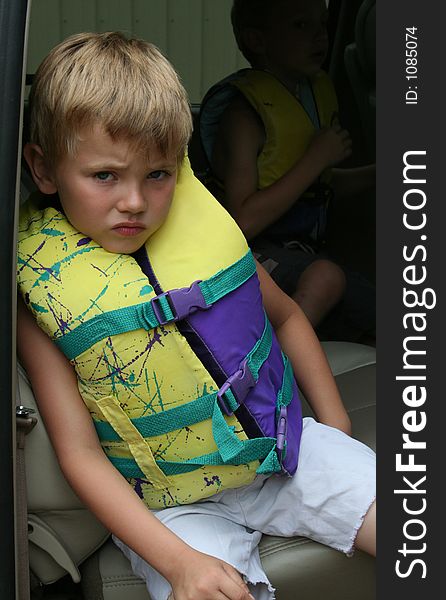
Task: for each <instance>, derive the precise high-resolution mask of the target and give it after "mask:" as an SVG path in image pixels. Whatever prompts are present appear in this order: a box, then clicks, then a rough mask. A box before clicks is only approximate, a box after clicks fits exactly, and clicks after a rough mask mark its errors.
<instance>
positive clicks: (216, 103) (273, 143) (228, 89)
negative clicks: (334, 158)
mask: <svg viewBox="0 0 446 600" xmlns="http://www.w3.org/2000/svg"><path fill="white" fill-rule="evenodd" d="M238 92H240V93H241V94H242V95H243V97H244V98H245V99H246V100H247V101H248V102H249V104H250V105H251V106H252V108H253V109H254V111H255V112H256V113H257V114H258V116H259V118H260V119H261V121H262V123H263V126H264V129H265V142H264V145H263V148H262V151H261V152H260V154H259V156H258V158H257V172H258V189H264V188H267V187H269V186H270V185H272V184H273V183H275V182H276V181H278V180H279V179H280V178H281V177H283V176H284V175H285V174H286V173H287V172H288V171H289V170H290V169H291V168H292V167H294V166H295V165H296V164H297V163H298V161H299V160H300V159H301V158H302V156H303V155H304V153H305V152H306V150H307V149H308V146H309V144H310V142H311V140H312V139H313V138H314V136H315V134H316V132H317V131H318V130H320V129H322V128H324V127H329V126H331V125H333V124H334V123H335V122H336V120H337V118H338V103H337V98H336V93H335V90H334V87H333V84H332V82H331V80H330V78H329V77H328V75H327V74H326V73H325V72H324V71H319V72H318V73H317V74H316V75H315V76H314V77H312V78H311V79H303V80H302V81H301V83H300V85H299V92H300V97H298V96H297V95H293V94H292V93H291V92H290V91H289V90H288V89H287V88H286V87H285V86H284V85H283V83H282V82H281V81H279V80H278V79H277V78H276V77H275V76H274V75H272V74H271V73H268V72H267V71H261V70H256V69H242V70H241V71H238V72H237V73H233V74H232V75H229V76H228V77H226V78H225V79H223V80H222V81H220V82H219V83H217V84H215V85H214V86H213V87H212V88H211V89H210V90H209V91H208V93H207V94H206V96H205V98H204V99H203V102H202V105H201V110H200V119H199V127H200V136H201V140H202V144H203V149H204V151H205V155H206V157H207V159H208V161H209V165H210V164H211V162H212V153H213V147H214V143H215V139H216V136H217V133H218V127H219V123H220V119H221V117H222V115H223V113H224V111H225V110H226V108H227V107H228V106H229V104H230V103H231V102H232V101H233V100H234V98H235V96H236V95H237V93H238ZM210 171H212V169H210ZM210 180H211V181H214V180H215V178H214V177H213V176H210ZM215 182H216V183H217V184H218V182H217V181H215ZM330 182H331V170H330V169H326V170H325V171H324V172H323V173H321V175H320V176H319V177H318V178H317V180H316V181H315V182H314V184H313V185H312V186H311V187H310V188H309V189H308V190H306V191H305V192H304V193H303V194H302V195H301V196H300V197H299V199H297V198H296V200H297V202H296V204H295V205H294V206H293V207H292V208H291V209H290V210H289V211H288V212H287V213H286V214H285V215H284V216H283V217H282V219H280V220H279V221H278V222H277V223H275V224H273V225H272V226H271V227H270V228H269V229H268V230H267V231H266V232H265V233H266V235H267V236H268V237H275V238H279V239H280V240H281V241H284V240H288V239H296V238H298V239H302V240H303V241H308V242H311V241H316V242H319V241H321V240H322V239H323V237H324V233H325V226H326V209H327V206H328V202H329V200H330V199H331V197H332V189H331V187H330ZM219 185H221V184H219Z"/></svg>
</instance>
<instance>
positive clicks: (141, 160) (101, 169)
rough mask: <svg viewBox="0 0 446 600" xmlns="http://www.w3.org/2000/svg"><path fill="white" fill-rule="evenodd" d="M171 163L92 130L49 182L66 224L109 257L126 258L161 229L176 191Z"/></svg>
mask: <svg viewBox="0 0 446 600" xmlns="http://www.w3.org/2000/svg"><path fill="white" fill-rule="evenodd" d="M176 171H177V165H176V160H175V159H173V160H169V159H165V158H163V157H162V156H161V155H160V154H159V152H158V151H157V150H156V149H155V148H154V149H153V150H151V152H150V156H147V155H146V154H143V153H142V152H141V151H138V150H136V149H135V148H134V147H133V146H132V145H131V144H130V143H129V141H128V140H125V139H118V140H113V139H112V138H111V137H110V136H109V135H108V134H107V133H105V132H104V130H103V129H102V128H101V127H99V126H95V127H94V128H93V129H92V130H90V129H88V130H84V131H82V132H81V135H80V142H79V143H78V147H77V152H76V155H75V156H74V157H72V156H65V157H64V158H63V159H61V160H60V161H59V162H58V163H57V165H56V166H55V167H54V169H52V170H51V178H52V181H53V182H54V185H55V187H56V188H57V192H58V194H59V198H60V202H61V204H62V207H63V210H64V212H65V215H66V217H67V218H68V220H69V221H70V223H71V224H72V225H73V226H74V227H75V228H76V229H78V230H79V231H80V232H81V233H83V234H85V235H86V236H88V237H90V238H92V239H93V240H94V241H95V242H97V243H98V244H100V245H101V246H102V247H103V248H105V250H108V251H109V252H115V253H121V254H131V253H132V252H135V251H136V250H137V249H138V248H140V247H141V246H142V245H143V244H144V243H145V241H146V240H147V239H148V238H149V237H150V236H151V235H152V234H153V233H154V232H155V231H156V230H157V229H158V228H159V227H160V226H161V225H162V224H163V223H164V221H165V219H166V217H167V215H168V213H169V209H170V206H171V202H172V197H173V194H174V191H175V185H176Z"/></svg>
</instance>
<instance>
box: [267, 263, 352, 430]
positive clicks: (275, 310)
mask: <svg viewBox="0 0 446 600" xmlns="http://www.w3.org/2000/svg"><path fill="white" fill-rule="evenodd" d="M257 273H258V275H259V279H260V287H261V290H262V296H263V302H264V305H265V309H266V312H267V314H268V317H269V319H270V321H271V323H272V325H273V327H274V329H275V332H276V335H277V338H278V340H279V342H280V345H281V347H282V349H283V351H284V352H285V354H287V356H288V357H289V359H290V360H291V363H292V365H293V370H294V373H295V376H296V379H297V381H298V382H299V387H300V389H301V390H302V392H303V393H304V395H305V398H306V399H307V401H308V403H309V405H310V406H311V408H312V410H313V412H314V414H315V416H316V418H317V419H318V421H320V422H321V423H325V424H326V425H330V426H332V427H336V428H337V429H341V430H342V431H344V432H345V433H348V434H349V435H350V434H351V423H350V418H349V416H348V414H347V412H346V410H345V408H344V405H343V404H342V400H341V397H340V394H339V391H338V388H337V386H336V382H335V380H334V378H333V375H332V373H331V370H330V367H329V365H328V362H327V359H326V357H325V354H324V352H323V350H322V347H321V345H320V343H319V340H318V339H317V337H316V335H315V333H314V331H313V328H312V327H311V325H310V323H309V322H308V320H307V318H306V317H305V315H304V313H303V312H302V310H301V309H300V308H299V306H298V305H297V304H296V303H295V302H294V301H293V300H291V298H289V296H287V295H286V294H284V293H283V292H282V290H280V288H279V287H277V285H276V284H275V283H274V281H273V280H272V279H271V277H270V276H269V275H268V273H267V272H266V271H265V270H264V269H263V267H262V266H261V265H257Z"/></svg>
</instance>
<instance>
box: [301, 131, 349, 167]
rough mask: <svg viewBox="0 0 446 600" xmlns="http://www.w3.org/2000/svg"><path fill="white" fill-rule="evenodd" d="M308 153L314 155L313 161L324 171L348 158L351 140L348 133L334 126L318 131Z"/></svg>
mask: <svg viewBox="0 0 446 600" xmlns="http://www.w3.org/2000/svg"><path fill="white" fill-rule="evenodd" d="M308 151H309V152H311V153H312V154H313V155H314V158H315V160H318V161H320V162H321V164H322V168H323V169H326V168H328V167H333V166H334V165H336V164H338V163H340V162H341V161H343V160H344V159H346V158H347V157H348V156H350V154H351V152H352V140H351V137H350V134H349V133H348V131H347V130H346V129H342V128H341V126H340V125H338V124H336V125H332V126H331V127H325V128H324V129H321V130H320V131H318V132H317V133H316V135H315V136H314V138H313V139H312V141H311V143H310V146H309V149H308Z"/></svg>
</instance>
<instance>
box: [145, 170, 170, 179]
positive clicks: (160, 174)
mask: <svg viewBox="0 0 446 600" xmlns="http://www.w3.org/2000/svg"><path fill="white" fill-rule="evenodd" d="M168 176H169V173H168V172H167V171H163V170H162V169H160V170H158V171H151V172H150V173H149V174H148V176H147V177H148V178H149V179H156V180H160V179H164V178H165V177H168Z"/></svg>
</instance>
